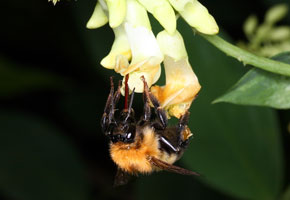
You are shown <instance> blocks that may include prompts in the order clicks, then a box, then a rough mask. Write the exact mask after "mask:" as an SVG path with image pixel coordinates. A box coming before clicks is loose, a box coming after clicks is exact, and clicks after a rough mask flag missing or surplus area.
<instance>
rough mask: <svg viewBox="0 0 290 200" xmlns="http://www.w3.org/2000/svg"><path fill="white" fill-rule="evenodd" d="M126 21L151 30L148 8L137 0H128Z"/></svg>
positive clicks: (134, 25)
mask: <svg viewBox="0 0 290 200" xmlns="http://www.w3.org/2000/svg"><path fill="white" fill-rule="evenodd" d="M126 22H128V23H129V24H131V25H132V26H133V27H138V26H143V27H145V28H147V29H149V30H151V25H150V21H149V18H148V15H147V11H146V9H145V8H144V7H143V6H142V5H140V3H139V2H138V1H136V0H127V16H126Z"/></svg>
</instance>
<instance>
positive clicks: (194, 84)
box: [151, 31, 201, 118]
mask: <svg viewBox="0 0 290 200" xmlns="http://www.w3.org/2000/svg"><path fill="white" fill-rule="evenodd" d="M157 40H158V43H159V46H160V47H161V50H162V52H163V53H164V56H165V58H164V68H165V74H166V84H165V85H164V86H162V87H160V86H153V87H151V92H152V93H153V94H154V95H155V96H156V97H157V99H158V100H159V101H160V103H161V105H162V107H164V108H165V110H167V112H168V114H169V115H170V116H175V117H177V118H180V116H181V115H183V114H184V113H185V112H186V110H187V109H188V108H189V107H190V105H191V103H192V101H193V100H194V98H195V97H196V95H197V94H198V92H199V90H200V88H201V86H200V84H199V82H198V79H197V77H196V75H195V73H194V72H193V70H192V67H191V66H190V63H189V61H188V56H187V53H186V49H185V46H184V42H183V39H182V36H181V35H180V34H179V33H178V32H176V33H175V34H174V35H170V34H168V33H167V32H166V31H162V32H160V33H159V34H158V35H157Z"/></svg>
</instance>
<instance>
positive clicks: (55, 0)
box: [48, 0, 60, 5]
mask: <svg viewBox="0 0 290 200" xmlns="http://www.w3.org/2000/svg"><path fill="white" fill-rule="evenodd" d="M50 1H52V3H53V5H55V4H56V3H57V2H58V1H60V0H48V2H50Z"/></svg>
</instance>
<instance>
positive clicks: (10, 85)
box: [0, 58, 71, 97]
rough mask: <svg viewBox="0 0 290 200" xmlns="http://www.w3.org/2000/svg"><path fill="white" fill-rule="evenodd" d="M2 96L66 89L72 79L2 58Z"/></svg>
mask: <svg viewBox="0 0 290 200" xmlns="http://www.w3.org/2000/svg"><path fill="white" fill-rule="evenodd" d="M0 82H1V84H0V97H11V96H14V95H19V94H24V93H26V92H31V91H37V90H41V89H53V90H65V89H67V88H68V87H69V86H70V85H71V81H69V80H67V79H65V78H64V77H61V76H58V75H56V74H53V73H51V72H47V71H43V70H39V69H33V68H26V67H24V66H18V64H16V63H13V62H11V61H9V60H7V59H3V58H0Z"/></svg>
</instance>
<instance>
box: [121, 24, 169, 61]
mask: <svg viewBox="0 0 290 200" xmlns="http://www.w3.org/2000/svg"><path fill="white" fill-rule="evenodd" d="M125 30H126V33H127V37H128V40H129V43H130V47H131V51H132V62H131V64H130V65H135V64H138V63H139V62H142V61H144V60H146V59H148V58H150V57H155V59H152V60H151V61H150V64H152V65H157V64H160V63H161V62H162V60H163V54H162V52H161V50H160V48H159V45H158V43H157V40H156V38H155V36H154V34H153V32H152V31H151V30H150V29H147V28H145V27H142V26H139V27H133V26H132V25H131V24H130V23H125Z"/></svg>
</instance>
